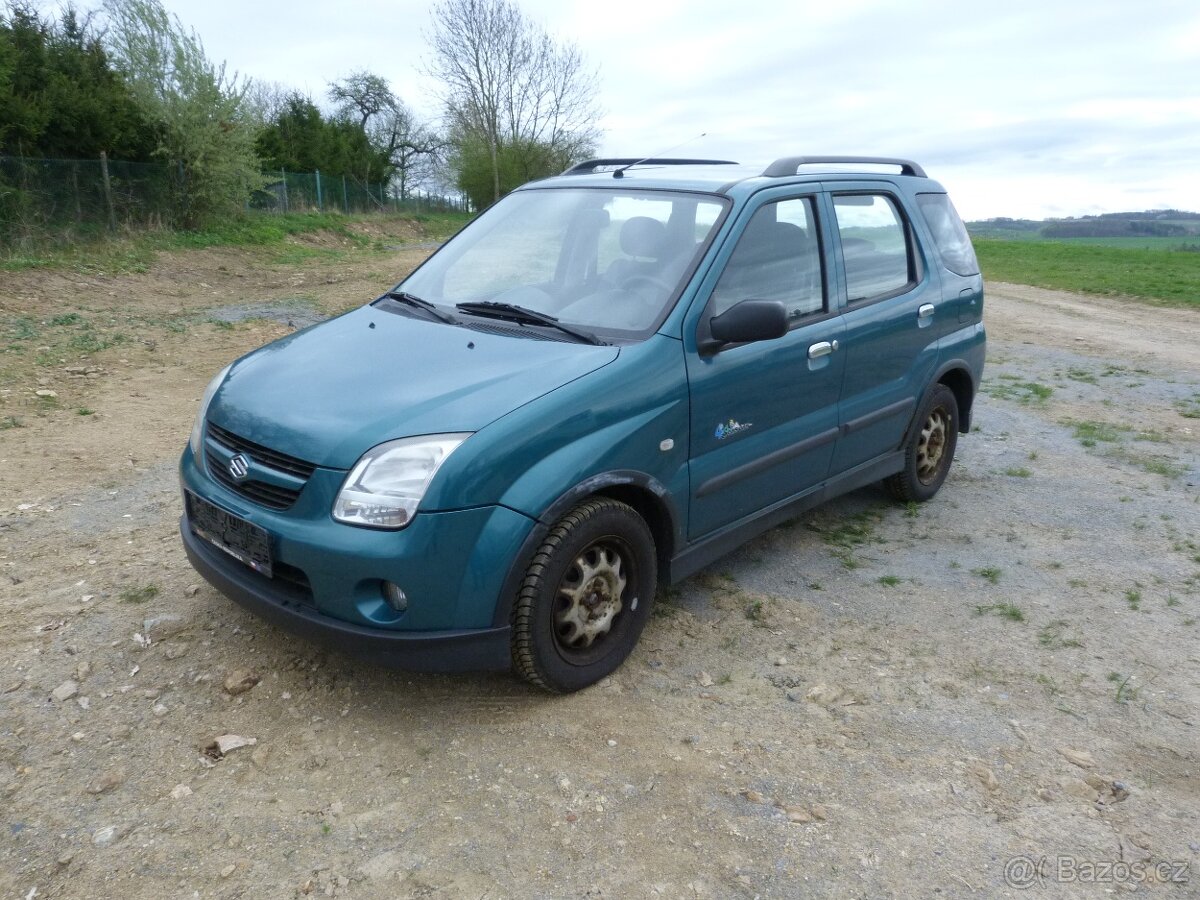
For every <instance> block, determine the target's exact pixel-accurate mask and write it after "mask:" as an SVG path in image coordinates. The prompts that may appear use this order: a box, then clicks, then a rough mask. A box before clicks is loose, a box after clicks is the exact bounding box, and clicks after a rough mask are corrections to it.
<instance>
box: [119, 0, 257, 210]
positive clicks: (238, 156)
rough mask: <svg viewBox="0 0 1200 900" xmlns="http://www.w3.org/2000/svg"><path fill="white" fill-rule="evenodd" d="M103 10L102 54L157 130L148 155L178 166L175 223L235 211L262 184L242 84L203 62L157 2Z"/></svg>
mask: <svg viewBox="0 0 1200 900" xmlns="http://www.w3.org/2000/svg"><path fill="white" fill-rule="evenodd" d="M104 10H105V12H106V13H107V15H108V19H109V26H110V27H109V31H108V34H107V43H108V48H109V51H110V52H111V54H112V56H113V58H114V59H115V60H116V62H117V64H118V66H119V68H120V69H121V71H122V72H123V73H124V74H125V77H126V78H127V79H128V81H129V84H130V85H131V87H132V88H133V92H134V96H135V98H136V99H137V102H138V103H139V105H140V106H141V107H142V109H143V111H144V112H145V114H146V115H147V116H148V117H149V118H150V119H151V120H152V121H153V122H155V123H156V124H157V125H158V126H159V128H160V130H161V137H160V141H159V145H158V148H157V150H156V153H157V155H159V156H161V157H164V158H166V159H168V160H170V161H171V162H173V163H175V164H177V165H178V166H179V170H180V173H181V177H180V180H179V186H178V188H179V204H178V205H179V211H180V218H181V221H182V222H183V224H185V225H196V224H199V223H201V222H203V221H205V220H208V219H211V218H214V217H218V216H222V215H228V214H230V213H236V212H238V211H240V210H241V209H242V206H243V204H244V203H245V201H246V200H247V199H248V198H249V196H250V193H251V191H253V190H254V189H255V188H256V187H258V186H259V185H261V184H262V181H263V179H262V174H261V171H260V166H259V160H258V157H257V155H256V154H255V152H254V138H255V123H254V116H253V111H252V109H251V106H250V104H249V103H247V102H246V90H247V87H248V82H247V81H244V80H242V79H240V78H239V77H238V76H237V74H236V73H235V74H233V75H228V74H227V73H226V71H225V64H224V63H220V64H215V63H213V62H211V61H210V60H209V59H208V56H207V55H206V54H205V52H204V44H203V43H202V42H201V40H200V38H199V36H198V35H197V34H196V32H195V31H190V30H186V29H185V28H184V27H183V25H182V23H181V22H180V21H179V19H178V17H174V16H168V15H167V12H166V10H165V9H163V6H162V3H161V2H160V0H104Z"/></svg>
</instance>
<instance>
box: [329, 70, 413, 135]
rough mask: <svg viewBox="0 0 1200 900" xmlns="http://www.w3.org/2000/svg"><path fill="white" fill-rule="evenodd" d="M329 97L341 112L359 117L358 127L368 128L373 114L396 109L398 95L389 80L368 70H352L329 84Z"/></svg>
mask: <svg viewBox="0 0 1200 900" xmlns="http://www.w3.org/2000/svg"><path fill="white" fill-rule="evenodd" d="M329 99H330V100H332V101H333V102H334V104H335V105H336V106H337V107H338V110H339V112H342V113H344V114H350V115H357V116H358V117H359V120H358V127H359V128H361V129H362V130H363V131H366V130H367V122H368V121H369V120H370V119H371V117H372V116H377V115H379V114H380V113H382V112H385V111H387V110H391V109H394V108H395V106H396V102H397V101H396V97H395V95H394V94H393V93H392V89H391V88H390V87H389V86H388V83H387V80H386V79H385V78H382V77H380V76H379V75H373V74H372V73H370V72H367V71H361V72H352V73H351V74H350V75H348V76H347V77H345V78H343V79H342V80H341V81H335V82H333V84H331V85H329Z"/></svg>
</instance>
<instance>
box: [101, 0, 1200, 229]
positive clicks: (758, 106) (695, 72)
mask: <svg viewBox="0 0 1200 900" xmlns="http://www.w3.org/2000/svg"><path fill="white" fill-rule="evenodd" d="M80 5H81V6H84V7H87V6H89V5H91V4H88V3H81V4H80ZM164 5H165V6H166V8H167V9H168V10H169V11H171V12H173V13H175V14H177V15H178V17H179V19H180V20H181V21H182V22H183V23H184V25H186V26H188V27H191V28H194V29H195V30H196V31H197V32H198V33H199V35H200V36H201V38H202V39H203V41H204V44H205V47H206V49H207V51H208V53H209V56H210V57H212V58H213V59H216V60H225V61H226V62H227V63H228V65H229V67H230V68H231V69H234V70H237V71H238V72H240V73H242V74H243V75H246V76H250V77H252V78H255V79H262V80H265V81H271V82H279V83H282V84H284V85H288V86H292V87H296V88H299V89H300V90H302V91H305V92H306V93H309V94H310V95H311V96H312V97H313V98H314V100H317V101H318V102H322V101H323V98H324V95H325V91H326V88H327V84H328V82H329V81H331V80H335V79H337V78H339V77H342V76H345V75H347V74H349V73H350V72H351V71H354V70H357V69H364V68H365V69H369V70H371V71H373V72H375V73H377V74H379V75H382V76H384V77H385V78H387V79H388V80H389V81H390V82H391V84H392V87H393V90H394V91H395V93H397V94H398V95H399V96H400V97H401V98H402V99H403V100H404V101H405V102H407V103H408V104H409V105H410V106H411V107H413V108H414V109H415V110H416V111H417V112H418V113H420V114H422V115H423V116H425V117H427V118H428V119H430V120H436V118H437V116H438V114H439V106H438V103H437V101H436V99H435V98H436V88H437V85H436V82H434V81H433V80H432V79H430V78H429V77H428V76H427V75H424V74H423V69H424V63H425V62H426V61H427V60H428V57H429V53H428V50H427V49H426V42H427V36H428V34H429V32H430V29H431V27H432V24H431V16H430V9H431V6H432V4H431V3H430V2H415V0H390V2H388V0H351V2H345V3H342V4H329V3H328V2H314V0H288V2H279V0H164ZM518 5H519V6H520V7H521V9H522V10H523V11H524V12H525V13H526V14H527V15H528V16H529V17H530V18H532V19H533V20H534V21H536V22H538V23H540V24H541V25H542V26H543V27H544V28H546V30H547V31H549V32H550V33H551V34H552V35H554V36H555V37H556V38H557V39H559V40H560V41H571V42H574V43H575V44H577V45H578V46H579V48H580V50H581V51H582V52H583V55H584V57H585V58H586V60H587V62H588V64H589V66H590V67H592V68H594V69H595V70H596V72H597V88H598V90H597V95H598V105H599V107H600V108H601V110H602V116H601V118H600V120H599V121H598V122H597V125H598V127H599V128H600V129H601V131H602V132H603V138H602V139H601V146H600V154H601V155H605V156H649V155H651V154H655V153H662V152H664V151H666V150H668V149H669V148H672V147H675V146H676V145H678V144H680V143H682V142H684V141H688V140H689V139H692V140H691V142H690V143H687V144H686V145H685V146H683V147H680V148H679V149H678V151H677V152H678V155H687V156H704V157H711V158H729V159H734V160H737V161H739V162H742V163H746V164H752V165H763V166H765V165H766V164H768V163H770V162H771V161H772V160H773V159H775V158H777V157H781V156H792V155H800V154H861V155H872V156H899V157H907V158H911V159H914V160H916V161H917V162H919V163H921V164H922V165H923V166H924V168H925V169H926V171H927V172H928V173H929V175H930V176H931V177H932V178H935V179H937V180H938V181H940V182H941V183H942V184H943V185H944V186H945V187H946V188H948V189H949V191H950V193H951V196H952V197H953V199H954V201H955V204H956V205H957V206H958V208H959V211H960V212H961V213H962V214H963V216H964V218H968V219H981V218H988V217H993V216H1011V217H1028V218H1045V217H1051V216H1068V215H1075V216H1078V215H1088V214H1094V213H1101V212H1117V211H1126V210H1142V209H1159V208H1171V207H1174V208H1181V209H1189V210H1196V211H1200V2H1197V0H1140V2H1134V0H982V2H981V0H906V2H901V0H836V2H828V0H791V2H787V3H785V2H782V0H776V2H771V3H767V2H760V0H741V2H731V0H717V2H714V0H686V2H685V0H607V2H604V3H596V2H594V0H590V2H576V0H518ZM701 133H704V134H706V137H704V138H699V139H696V138H697V136H698V135H700V134H701Z"/></svg>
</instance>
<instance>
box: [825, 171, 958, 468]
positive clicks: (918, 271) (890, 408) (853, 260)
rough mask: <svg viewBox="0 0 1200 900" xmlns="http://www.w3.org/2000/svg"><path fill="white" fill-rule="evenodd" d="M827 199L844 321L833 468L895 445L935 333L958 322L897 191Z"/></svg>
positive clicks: (882, 187) (844, 188) (924, 378)
mask: <svg viewBox="0 0 1200 900" xmlns="http://www.w3.org/2000/svg"><path fill="white" fill-rule="evenodd" d="M828 187H829V195H828V197H827V198H826V199H827V202H828V209H829V215H830V219H831V222H832V230H833V232H834V235H835V240H836V249H837V254H836V255H837V258H838V263H839V269H838V271H839V276H840V278H839V281H840V284H839V293H840V294H841V297H840V300H841V303H842V304H843V312H842V318H843V320H844V322H845V337H844V340H843V344H842V346H843V355H844V356H845V378H844V381H843V383H842V392H841V429H842V434H841V436H840V437H839V439H838V443H837V447H836V449H835V451H834V458H833V464H832V467H831V472H832V473H833V474H838V473H841V472H846V471H848V470H850V469H853V468H854V467H855V466H858V465H860V464H862V463H864V462H867V461H868V460H871V459H874V458H875V457H877V456H880V455H881V454H883V453H886V452H888V451H890V450H895V449H897V448H898V447H899V446H900V442H901V440H902V439H903V437H904V432H905V429H906V428H907V426H908V423H909V421H910V420H911V419H912V416H913V413H914V412H915V407H916V404H917V403H918V402H919V400H920V397H921V394H922V393H923V391H924V390H925V387H926V385H927V384H928V382H929V379H930V378H931V377H932V375H933V371H934V368H935V366H936V364H937V343H938V337H939V336H940V335H941V334H944V333H945V332H946V329H947V328H948V327H950V326H951V324H952V323H953V325H955V326H956V325H957V321H958V310H957V308H956V306H957V298H955V301H954V302H951V303H946V302H945V301H943V299H942V290H941V284H940V282H939V279H938V275H937V271H936V267H934V266H931V265H930V264H929V263H930V260H929V257H928V255H927V253H926V252H925V250H924V248H923V246H922V243H921V242H920V241H918V240H917V235H916V229H915V226H914V223H913V221H912V219H911V216H910V213H909V212H908V211H907V210H906V208H905V206H904V204H903V202H902V200H901V197H900V195H899V192H898V191H896V190H895V189H894V187H893V186H891V185H889V184H885V183H880V182H864V183H852V182H851V183H841V184H831V185H829V186H828Z"/></svg>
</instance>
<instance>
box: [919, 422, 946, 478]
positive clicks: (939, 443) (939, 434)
mask: <svg viewBox="0 0 1200 900" xmlns="http://www.w3.org/2000/svg"><path fill="white" fill-rule="evenodd" d="M949 435H950V414H949V413H948V412H947V411H946V408H945V407H944V406H939V407H937V408H936V409H934V410H933V412H931V413H930V414H929V418H928V419H926V420H925V424H924V425H922V426H921V434H920V436H919V437H918V439H917V479H918V480H919V481H920V482H921V484H929V483H931V482H932V481H933V480H934V479H935V478H937V476H938V473H939V472H940V471H941V469H942V463H943V461H944V460H945V458H946V443H947V441H948V440H949Z"/></svg>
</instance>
